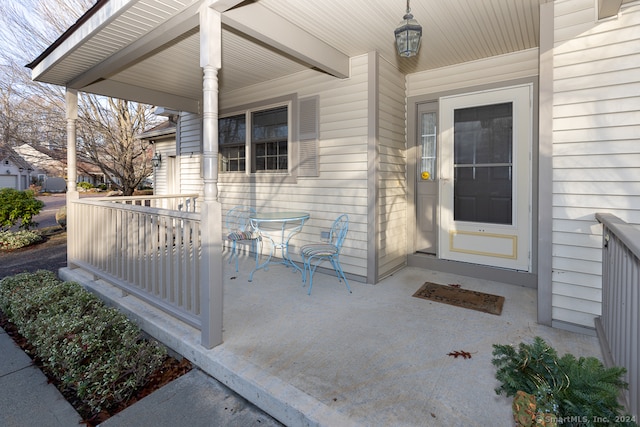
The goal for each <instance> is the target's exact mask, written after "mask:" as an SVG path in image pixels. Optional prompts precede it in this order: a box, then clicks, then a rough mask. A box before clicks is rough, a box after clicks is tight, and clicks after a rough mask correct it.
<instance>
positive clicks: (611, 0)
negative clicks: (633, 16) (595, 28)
mask: <svg viewBox="0 0 640 427" xmlns="http://www.w3.org/2000/svg"><path fill="white" fill-rule="evenodd" d="M621 4H622V0H598V19H604V18H609V17H611V16H614V15H617V14H618V12H620V5H621Z"/></svg>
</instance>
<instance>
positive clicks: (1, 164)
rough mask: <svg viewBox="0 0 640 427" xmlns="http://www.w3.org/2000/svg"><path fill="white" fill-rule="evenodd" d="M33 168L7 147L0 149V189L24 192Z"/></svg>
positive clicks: (29, 181) (27, 186)
mask: <svg viewBox="0 0 640 427" xmlns="http://www.w3.org/2000/svg"><path fill="white" fill-rule="evenodd" d="M33 173H34V167H33V166H32V165H31V164H30V163H29V162H27V161H26V160H25V159H24V158H22V157H21V156H20V154H18V153H17V152H16V151H15V150H13V149H12V148H9V147H0V188H13V189H14V190H26V189H28V188H29V185H30V183H31V177H32V176H33Z"/></svg>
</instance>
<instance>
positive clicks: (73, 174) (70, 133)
mask: <svg viewBox="0 0 640 427" xmlns="http://www.w3.org/2000/svg"><path fill="white" fill-rule="evenodd" d="M65 104H66V118H67V204H66V206H67V266H68V267H71V266H72V265H71V264H72V262H71V261H72V260H73V259H74V258H75V254H76V249H77V247H78V236H77V235H76V234H77V233H76V229H77V228H76V224H75V222H74V221H75V220H76V219H75V215H74V205H73V202H74V201H75V200H78V198H79V197H80V196H79V194H78V189H77V187H76V181H77V180H78V172H77V169H76V167H77V165H76V164H77V160H76V122H77V120H78V91H77V90H75V89H69V88H67V91H66V95H65Z"/></svg>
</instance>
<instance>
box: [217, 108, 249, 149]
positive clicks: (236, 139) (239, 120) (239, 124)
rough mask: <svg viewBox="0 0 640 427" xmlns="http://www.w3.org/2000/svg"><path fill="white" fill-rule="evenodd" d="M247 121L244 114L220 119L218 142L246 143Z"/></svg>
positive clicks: (223, 143)
mask: <svg viewBox="0 0 640 427" xmlns="http://www.w3.org/2000/svg"><path fill="white" fill-rule="evenodd" d="M245 135H246V123H245V116H244V114H241V115H237V116H232V117H225V118H224V119H219V120H218V143H219V145H226V144H240V143H242V144H244V143H245V140H246V136H245Z"/></svg>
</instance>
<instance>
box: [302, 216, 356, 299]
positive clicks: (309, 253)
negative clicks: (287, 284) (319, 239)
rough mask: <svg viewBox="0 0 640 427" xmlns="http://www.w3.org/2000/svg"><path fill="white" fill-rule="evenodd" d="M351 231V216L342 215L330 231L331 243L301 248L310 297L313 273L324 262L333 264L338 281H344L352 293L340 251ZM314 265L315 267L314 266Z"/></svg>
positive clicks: (304, 277)
mask: <svg viewBox="0 0 640 427" xmlns="http://www.w3.org/2000/svg"><path fill="white" fill-rule="evenodd" d="M348 230H349V216H348V215H347V214H342V215H340V216H339V217H338V218H337V219H336V220H335V221H334V222H333V225H332V226H331V231H329V241H328V242H327V243H314V244H310V245H304V246H303V247H302V248H300V254H301V255H302V263H303V266H304V268H303V271H302V283H303V284H304V283H305V282H306V279H307V271H308V272H309V295H311V288H312V287H313V273H315V271H316V268H318V265H319V264H320V263H321V262H323V261H327V260H328V261H329V262H331V265H332V266H333V269H334V270H335V272H336V276H338V280H344V284H345V285H347V290H348V291H349V293H351V288H350V287H349V282H347V278H346V277H345V276H344V272H343V271H342V266H340V250H341V249H342V244H343V243H344V238H345V237H346V236H347V231H348ZM312 264H313V266H312Z"/></svg>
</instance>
